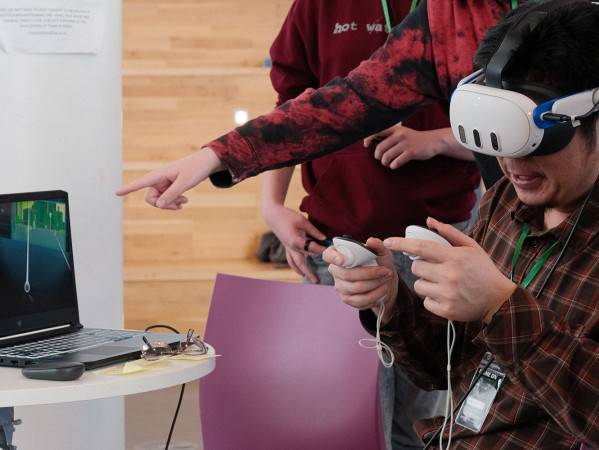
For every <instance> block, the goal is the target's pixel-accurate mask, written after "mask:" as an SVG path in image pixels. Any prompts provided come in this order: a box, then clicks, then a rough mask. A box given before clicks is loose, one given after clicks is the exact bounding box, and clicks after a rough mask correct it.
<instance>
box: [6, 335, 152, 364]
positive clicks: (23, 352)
mask: <svg viewBox="0 0 599 450" xmlns="http://www.w3.org/2000/svg"><path fill="white" fill-rule="evenodd" d="M138 333H139V334H141V332H135V331H130V330H106V329H94V328H86V329H85V330H82V331H76V332H74V333H69V334H64V335H61V336H55V337H51V338H46V339H42V340H40V341H35V342H28V343H26V344H19V345H13V346H11V347H4V348H0V357H1V356H6V357H18V358H25V359H38V358H45V357H48V356H55V355H60V354H62V353H72V352H77V351H80V350H86V349H89V348H94V347H99V346H101V345H104V344H109V343H111V342H118V341H123V340H125V339H130V338H132V337H133V336H135V335H137V334H138Z"/></svg>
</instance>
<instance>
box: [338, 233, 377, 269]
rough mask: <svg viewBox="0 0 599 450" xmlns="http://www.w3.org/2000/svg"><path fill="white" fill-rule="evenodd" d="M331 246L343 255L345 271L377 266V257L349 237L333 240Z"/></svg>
mask: <svg viewBox="0 0 599 450" xmlns="http://www.w3.org/2000/svg"><path fill="white" fill-rule="evenodd" d="M333 245H334V246H335V248H336V249H337V251H338V252H339V253H341V254H342V255H343V267H345V268H347V269H351V268H353V267H371V266H378V263H377V262H376V258H377V256H378V255H377V254H376V253H375V252H374V251H373V250H371V249H369V248H368V247H366V246H365V245H364V244H362V243H361V242H358V241H356V240H354V239H352V238H350V237H349V236H343V237H335V238H333Z"/></svg>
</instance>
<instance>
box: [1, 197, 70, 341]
mask: <svg viewBox="0 0 599 450" xmlns="http://www.w3.org/2000/svg"><path fill="white" fill-rule="evenodd" d="M78 322H79V317H78V309H77V298H76V292H75V276H74V268H73V254H72V244H71V236H70V224H69V210H68V197H67V193H66V192H63V191H44V192H29V193H22V194H7V195H0V337H4V336H11V335H13V334H21V333H27V332H30V331H33V330H38V329H44V328H49V327H55V326H60V325H64V324H74V325H78Z"/></svg>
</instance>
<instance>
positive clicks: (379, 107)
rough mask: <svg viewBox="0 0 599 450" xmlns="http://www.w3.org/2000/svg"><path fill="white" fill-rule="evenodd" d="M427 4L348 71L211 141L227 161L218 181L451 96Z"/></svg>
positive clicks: (362, 132)
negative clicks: (441, 79) (440, 78)
mask: <svg viewBox="0 0 599 450" xmlns="http://www.w3.org/2000/svg"><path fill="white" fill-rule="evenodd" d="M426 6H427V5H426V2H423V3H422V4H421V5H420V6H419V7H418V8H416V11H414V13H412V14H411V15H409V16H408V17H407V18H406V19H405V20H404V21H403V22H402V24H401V25H399V26H398V27H396V28H395V29H394V30H393V32H392V34H391V35H390V36H389V39H388V40H387V43H386V44H385V46H384V47H382V48H381V49H379V50H378V51H377V52H376V53H375V54H374V55H373V56H372V58H371V59H370V60H368V61H364V62H363V63H362V64H360V66H359V67H358V68H356V69H355V70H354V71H352V72H351V73H350V74H349V75H348V76H347V77H346V78H336V79H334V80H333V81H331V83H329V84H328V85H326V86H324V87H322V88H320V89H318V90H314V89H309V90H307V91H305V92H304V93H303V94H301V95H300V96H299V97H297V98H296V99H294V100H292V101H289V102H287V103H285V104H283V105H281V106H280V107H278V108H277V109H275V110H274V111H272V112H271V113H269V114H266V115H264V116H261V117H258V118H256V119H254V120H251V121H249V122H248V123H246V124H245V125H243V126H241V127H239V128H237V129H236V130H234V131H232V132H230V133H228V134H226V135H224V136H222V137H221V138H219V139H217V140H216V141H213V142H211V143H209V144H207V147H210V148H212V149H213V150H214V151H215V152H216V153H217V154H218V156H219V157H220V158H221V159H222V160H223V161H224V162H225V163H226V165H227V167H228V169H229V172H228V173H220V174H218V175H217V176H213V177H212V181H213V183H215V184H217V185H221V186H226V185H229V184H231V183H237V182H239V181H241V180H243V179H245V178H247V177H250V176H253V175H256V174H258V173H260V172H263V171H265V170H270V169H274V168H277V167H281V166H284V165H285V166H286V165H294V164H297V163H300V162H302V161H306V160H309V159H314V158H318V157H319V156H323V155H326V154H329V153H332V152H334V151H336V150H339V149H342V148H345V147H347V146H348V145H350V144H353V143H355V142H357V141H359V140H361V139H363V138H364V137H366V136H368V135H370V134H373V133H375V132H377V131H380V130H382V129H384V128H387V127H389V126H391V125H393V124H395V123H397V122H399V121H400V120H402V119H403V118H405V117H407V116H409V115H411V114H413V113H414V112H416V111H417V110H418V109H420V108H421V107H422V106H425V105H426V104H429V103H432V102H434V101H436V100H438V99H439V98H447V93H443V92H441V90H440V89H439V87H438V82H437V76H436V74H435V65H434V64H433V63H432V61H431V60H432V57H433V52H432V43H431V37H430V31H429V26H428V19H427V7H426Z"/></svg>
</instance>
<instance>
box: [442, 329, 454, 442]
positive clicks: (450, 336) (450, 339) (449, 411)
mask: <svg viewBox="0 0 599 450" xmlns="http://www.w3.org/2000/svg"><path fill="white" fill-rule="evenodd" d="M454 344H455V327H454V326H453V322H452V321H451V320H448V321H447V400H446V402H445V419H444V420H443V425H442V427H441V433H439V449H440V450H443V431H444V430H445V427H446V426H447V422H448V420H447V419H449V440H448V442H447V449H449V447H451V435H452V434H453V395H452V392H451V353H452V352H453V346H454Z"/></svg>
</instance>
